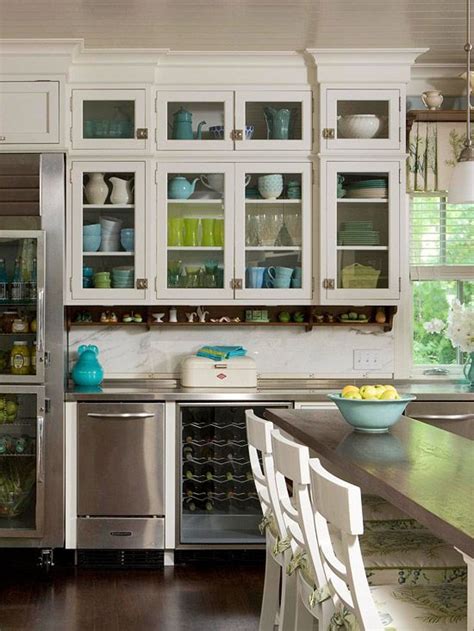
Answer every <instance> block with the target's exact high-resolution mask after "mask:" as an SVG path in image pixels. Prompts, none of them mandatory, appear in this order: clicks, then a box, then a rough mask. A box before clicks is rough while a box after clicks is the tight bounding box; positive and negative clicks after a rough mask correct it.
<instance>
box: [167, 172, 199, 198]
mask: <svg viewBox="0 0 474 631" xmlns="http://www.w3.org/2000/svg"><path fill="white" fill-rule="evenodd" d="M197 182H199V178H198V177H197V178H196V179H194V180H193V181H192V182H190V181H189V180H187V179H186V178H185V177H183V176H182V175H177V176H176V177H174V178H172V179H171V180H170V181H169V182H168V198H169V199H188V197H191V195H192V194H193V193H194V189H195V188H196V183H197Z"/></svg>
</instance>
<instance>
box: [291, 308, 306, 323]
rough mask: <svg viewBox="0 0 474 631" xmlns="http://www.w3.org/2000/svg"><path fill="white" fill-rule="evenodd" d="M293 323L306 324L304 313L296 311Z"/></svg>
mask: <svg viewBox="0 0 474 631" xmlns="http://www.w3.org/2000/svg"><path fill="white" fill-rule="evenodd" d="M293 322H297V323H298V324H301V323H303V322H304V313H303V312H302V311H295V313H294V314H293Z"/></svg>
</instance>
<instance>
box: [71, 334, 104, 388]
mask: <svg viewBox="0 0 474 631" xmlns="http://www.w3.org/2000/svg"><path fill="white" fill-rule="evenodd" d="M77 352H78V355H79V359H78V360H77V362H76V365H75V366H74V368H73V369H72V380H73V381H74V383H75V384H76V385H77V386H98V385H99V384H101V383H102V381H103V380H104V369H103V368H102V366H101V365H100V364H99V360H98V359H97V355H98V354H99V349H98V348H97V346H94V345H89V346H86V345H85V344H82V345H81V346H79V348H78V349H77Z"/></svg>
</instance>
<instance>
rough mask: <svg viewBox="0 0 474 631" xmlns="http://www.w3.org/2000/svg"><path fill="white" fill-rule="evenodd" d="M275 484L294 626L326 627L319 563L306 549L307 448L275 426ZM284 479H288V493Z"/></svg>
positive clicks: (310, 522)
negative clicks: (293, 591)
mask: <svg viewBox="0 0 474 631" xmlns="http://www.w3.org/2000/svg"><path fill="white" fill-rule="evenodd" d="M272 448H273V459H274V464H275V476H276V488H277V492H278V500H279V503H280V507H281V512H282V513H283V519H284V521H285V525H286V528H287V531H288V532H289V534H290V536H291V549H292V559H291V560H290V564H289V567H288V568H287V572H296V580H297V594H298V600H297V606H296V609H297V613H296V619H295V629H297V631H310V630H311V629H312V628H313V627H314V626H315V624H316V621H318V625H319V629H321V630H326V629H327V628H328V624H329V621H330V619H331V617H332V614H333V612H334V608H333V604H332V602H331V600H330V599H329V598H328V596H329V594H328V592H327V589H326V576H325V574H324V569H323V565H322V562H321V560H320V559H318V557H317V556H316V555H313V556H312V557H308V556H307V554H306V549H307V548H308V547H312V548H313V549H317V539H316V530H315V526H314V519H313V513H312V506H311V498H310V492H309V484H310V475H309V450H308V448H307V447H305V446H303V445H298V444H297V443H295V442H293V441H291V440H288V439H287V438H285V437H284V436H282V434H281V433H280V432H279V431H278V430H274V431H273V432H272ZM287 481H290V482H291V483H292V489H293V491H292V497H290V494H289V491H288V485H287Z"/></svg>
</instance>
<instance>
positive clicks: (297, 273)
mask: <svg viewBox="0 0 474 631" xmlns="http://www.w3.org/2000/svg"><path fill="white" fill-rule="evenodd" d="M301 278H302V276H301V267H295V270H294V272H293V278H292V279H291V286H292V287H293V289H300V288H301Z"/></svg>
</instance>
